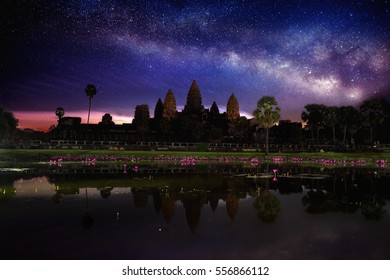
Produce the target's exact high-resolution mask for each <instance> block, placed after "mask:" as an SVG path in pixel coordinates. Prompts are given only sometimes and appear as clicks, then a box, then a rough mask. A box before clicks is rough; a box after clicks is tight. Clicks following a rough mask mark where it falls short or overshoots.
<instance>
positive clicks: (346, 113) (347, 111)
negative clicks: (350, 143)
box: [339, 106, 359, 144]
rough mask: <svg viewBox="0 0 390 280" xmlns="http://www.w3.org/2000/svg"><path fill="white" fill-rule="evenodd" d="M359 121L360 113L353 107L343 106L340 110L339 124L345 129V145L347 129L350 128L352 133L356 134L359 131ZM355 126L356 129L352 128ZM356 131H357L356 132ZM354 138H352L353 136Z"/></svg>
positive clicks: (344, 142)
mask: <svg viewBox="0 0 390 280" xmlns="http://www.w3.org/2000/svg"><path fill="white" fill-rule="evenodd" d="M358 119H359V111H358V110H356V109H355V108H353V107H352V106H342V107H340V108H339V124H340V125H341V126H342V128H343V135H344V136H343V144H346V142H347V128H350V127H351V129H350V131H352V132H353V133H355V132H356V131H357V127H356V126H357V125H356V122H357V121H358ZM353 125H355V127H354V129H352V126H353ZM355 129H356V131H355ZM351 137H352V136H351Z"/></svg>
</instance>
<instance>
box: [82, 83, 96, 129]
mask: <svg viewBox="0 0 390 280" xmlns="http://www.w3.org/2000/svg"><path fill="white" fill-rule="evenodd" d="M85 93H86V94H87V96H88V98H89V108H88V120H87V124H89V115H90V113H91V101H92V97H94V96H95V95H96V87H95V86H94V85H92V84H88V85H87V87H86V88H85Z"/></svg>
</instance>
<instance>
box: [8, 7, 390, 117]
mask: <svg viewBox="0 0 390 280" xmlns="http://www.w3.org/2000/svg"><path fill="white" fill-rule="evenodd" d="M8 2H9V3H8V4H3V3H2V4H1V5H2V9H1V13H2V16H1V25H2V28H4V26H5V29H4V30H2V33H1V36H2V42H4V44H3V43H2V44H3V46H5V49H4V50H3V51H2V54H1V75H2V78H1V85H0V86H1V88H0V90H1V91H0V94H1V96H0V98H1V99H0V101H1V106H3V107H5V108H6V109H7V110H10V111H15V112H23V111H27V112H31V111H38V112H41V111H42V112H54V110H55V108H56V107H58V106H62V107H64V108H65V112H66V113H67V115H69V114H71V115H72V113H73V115H74V114H75V113H76V112H85V111H86V109H87V104H88V100H87V98H86V96H85V94H84V88H85V86H86V85H87V84H89V83H93V84H95V85H96V87H97V90H98V93H97V95H96V96H95V97H94V99H93V105H92V106H93V107H92V110H93V112H95V119H97V118H101V115H99V116H98V115H96V114H101V113H102V112H107V113H110V114H111V115H113V116H114V117H116V118H117V120H119V116H122V117H125V118H126V117H129V118H130V117H131V116H132V115H133V113H134V108H135V106H136V105H137V104H143V103H146V104H149V106H150V108H152V109H153V108H154V106H155V104H156V102H157V99H158V98H159V97H161V98H164V96H165V94H166V92H167V91H168V89H169V88H171V89H172V90H173V92H174V94H175V97H176V100H177V103H178V105H179V106H180V105H181V106H182V105H184V103H185V100H186V95H187V92H188V88H189V86H190V84H191V82H192V80H197V82H198V84H199V87H200V90H201V93H202V98H203V103H204V105H205V106H206V107H209V106H210V104H211V103H212V102H213V101H216V102H217V104H218V106H220V108H224V107H226V103H227V100H228V97H229V96H230V94H231V93H233V92H234V93H235V94H236V96H237V98H238V101H239V103H240V110H241V112H242V113H243V114H245V113H246V114H247V115H248V116H250V115H251V112H252V111H253V110H254V109H255V103H256V101H257V100H258V99H260V98H261V97H262V96H263V95H273V96H275V98H276V99H277V101H278V103H279V106H280V107H281V109H282V117H283V118H290V119H294V120H299V119H300V113H301V111H302V110H303V107H304V105H306V104H309V103H323V104H326V105H338V106H340V105H353V106H358V105H359V104H360V103H361V102H362V101H363V100H365V99H368V98H372V97H376V96H383V95H386V94H388V93H389V88H390V79H389V77H390V52H389V50H390V28H389V26H390V13H389V9H390V3H389V2H388V1H297V0H294V1H179V0H177V1H158V0H156V1H92V0H90V1H8ZM97 112H98V113H97ZM82 114H84V113H82ZM23 116H24V115H23ZM81 117H83V119H85V115H82V116H81ZM114 120H115V118H114ZM53 123H55V115H54V113H53Z"/></svg>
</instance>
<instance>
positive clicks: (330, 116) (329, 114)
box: [324, 106, 339, 144]
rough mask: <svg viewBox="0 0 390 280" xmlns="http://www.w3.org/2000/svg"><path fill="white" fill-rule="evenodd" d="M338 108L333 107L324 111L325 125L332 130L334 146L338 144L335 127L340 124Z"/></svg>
mask: <svg viewBox="0 0 390 280" xmlns="http://www.w3.org/2000/svg"><path fill="white" fill-rule="evenodd" d="M338 121H339V119H338V107H336V106H331V107H326V108H325V111H324V122H325V125H326V126H328V127H331V128H332V134H333V144H336V130H335V126H336V124H337V123H338Z"/></svg>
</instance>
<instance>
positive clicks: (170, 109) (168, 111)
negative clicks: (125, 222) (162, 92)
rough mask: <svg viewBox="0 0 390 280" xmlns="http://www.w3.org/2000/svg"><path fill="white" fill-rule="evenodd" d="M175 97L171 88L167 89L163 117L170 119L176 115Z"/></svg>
mask: <svg viewBox="0 0 390 280" xmlns="http://www.w3.org/2000/svg"><path fill="white" fill-rule="evenodd" d="M176 112H177V109H176V99H175V96H174V95H173V92H172V90H171V89H169V90H168V92H167V94H166V96H165V99H164V110H163V117H164V118H166V119H168V120H170V119H173V118H175V116H176Z"/></svg>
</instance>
